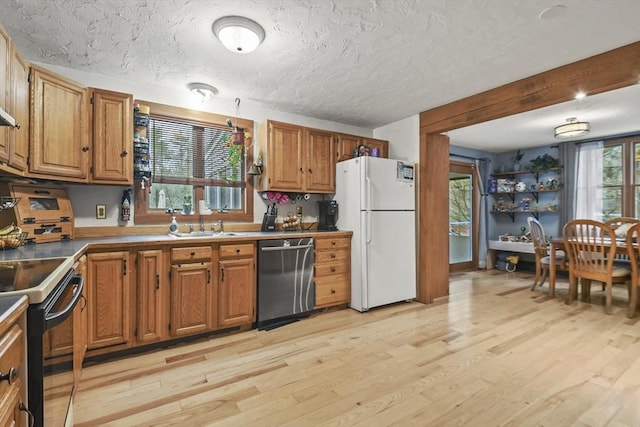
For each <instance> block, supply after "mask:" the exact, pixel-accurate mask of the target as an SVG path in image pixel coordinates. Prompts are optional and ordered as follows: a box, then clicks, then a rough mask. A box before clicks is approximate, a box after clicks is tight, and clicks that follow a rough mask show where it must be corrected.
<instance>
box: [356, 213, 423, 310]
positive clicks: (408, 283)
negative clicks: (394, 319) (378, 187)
mask: <svg viewBox="0 0 640 427" xmlns="http://www.w3.org/2000/svg"><path fill="white" fill-rule="evenodd" d="M361 215H362V220H363V224H365V226H364V230H362V233H361V236H362V237H361V239H362V243H361V244H362V248H363V255H364V256H363V258H362V259H363V262H362V263H363V265H362V266H361V267H362V269H363V271H362V273H363V283H364V284H365V285H364V286H365V288H366V289H365V292H364V293H365V295H366V296H364V297H365V298H366V301H363V304H362V305H363V308H364V309H365V310H366V309H369V308H373V307H378V306H381V305H384V304H390V303H393V302H398V301H404V300H408V299H413V298H415V297H416V249H415V213H414V212H413V211H395V212H394V211H374V212H371V211H365V212H362V213H361ZM352 268H357V266H352Z"/></svg>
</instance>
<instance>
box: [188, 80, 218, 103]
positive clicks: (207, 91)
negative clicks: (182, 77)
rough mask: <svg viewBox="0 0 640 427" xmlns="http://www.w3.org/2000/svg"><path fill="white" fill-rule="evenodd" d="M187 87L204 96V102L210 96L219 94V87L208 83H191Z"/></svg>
mask: <svg viewBox="0 0 640 427" xmlns="http://www.w3.org/2000/svg"><path fill="white" fill-rule="evenodd" d="M187 89H189V90H190V91H191V92H192V93H194V94H196V95H199V96H200V97H202V102H203V103H205V102H207V101H208V100H209V98H211V97H213V96H215V95H217V94H218V89H216V88H215V87H213V86H211V85H208V84H206V83H189V84H188V85H187Z"/></svg>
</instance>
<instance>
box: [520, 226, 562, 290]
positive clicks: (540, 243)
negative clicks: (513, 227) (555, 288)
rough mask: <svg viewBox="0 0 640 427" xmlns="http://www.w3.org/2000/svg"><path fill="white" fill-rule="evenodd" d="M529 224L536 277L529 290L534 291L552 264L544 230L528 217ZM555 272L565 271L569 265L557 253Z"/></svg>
mask: <svg viewBox="0 0 640 427" xmlns="http://www.w3.org/2000/svg"><path fill="white" fill-rule="evenodd" d="M527 223H528V224H529V232H530V233H531V239H532V240H533V249H534V250H535V255H536V277H535V279H534V280H533V285H531V290H532V291H533V290H535V289H536V286H542V284H543V283H544V281H545V280H546V278H547V275H548V274H549V264H550V263H551V262H552V260H551V256H549V244H548V243H547V236H546V235H545V233H544V228H543V227H542V224H540V221H538V220H537V219H535V218H534V217H532V216H530V217H529V218H527ZM555 258H556V259H555V260H554V261H555V264H556V271H567V270H568V267H569V264H568V261H567V258H566V256H565V253H564V252H563V251H558V252H557V253H556V255H555Z"/></svg>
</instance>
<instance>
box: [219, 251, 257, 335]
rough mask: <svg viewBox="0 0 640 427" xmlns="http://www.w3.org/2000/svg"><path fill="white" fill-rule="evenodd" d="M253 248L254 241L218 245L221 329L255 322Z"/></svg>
mask: <svg viewBox="0 0 640 427" xmlns="http://www.w3.org/2000/svg"><path fill="white" fill-rule="evenodd" d="M255 248H256V245H255V244H254V243H238V244H224V245H220V249H219V256H220V261H219V267H218V282H219V286H220V291H219V294H220V297H219V326H220V327H222V328H226V327H230V326H237V325H245V324H250V323H252V322H254V321H255V306H256V305H255V299H256V293H255V289H256V273H255Z"/></svg>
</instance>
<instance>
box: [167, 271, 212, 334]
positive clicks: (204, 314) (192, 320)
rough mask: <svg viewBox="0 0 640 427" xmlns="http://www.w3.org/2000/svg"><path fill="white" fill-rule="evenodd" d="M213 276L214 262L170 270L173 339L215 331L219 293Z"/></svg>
mask: <svg viewBox="0 0 640 427" xmlns="http://www.w3.org/2000/svg"><path fill="white" fill-rule="evenodd" d="M211 276H212V275H211V262H199V263H189V264H175V265H172V266H171V301H170V305H171V322H170V330H171V336H172V337H180V336H184V335H193V334H198V333H202V332H207V331H210V330H212V329H214V328H215V325H214V324H213V319H214V316H213V311H214V310H215V307H216V304H215V299H216V292H214V290H215V289H214V285H213V283H212V277H211Z"/></svg>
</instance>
